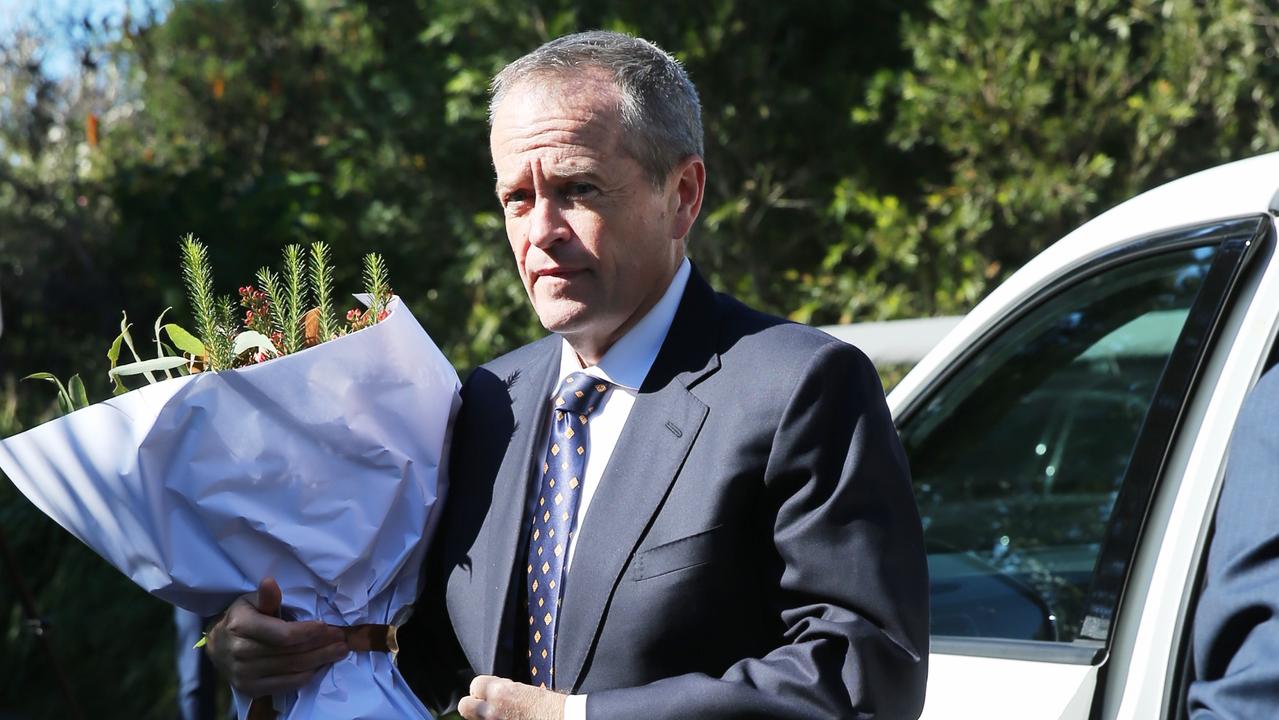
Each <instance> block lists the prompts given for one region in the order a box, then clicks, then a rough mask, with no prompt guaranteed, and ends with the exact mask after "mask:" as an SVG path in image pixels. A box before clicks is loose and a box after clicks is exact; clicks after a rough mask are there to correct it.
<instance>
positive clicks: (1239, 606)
mask: <svg viewBox="0 0 1279 720" xmlns="http://www.w3.org/2000/svg"><path fill="white" fill-rule="evenodd" d="M1192 633H1193V637H1194V640H1193V643H1194V645H1193V647H1194V670H1195V680H1194V682H1192V683H1191V686H1190V695H1189V698H1188V701H1189V702H1188V707H1189V709H1190V716H1191V718H1192V719H1193V720H1209V719H1211V718H1222V719H1224V718H1271V717H1279V372H1275V371H1272V372H1269V373H1266V375H1265V376H1264V377H1262V379H1261V381H1260V382H1259V383H1257V386H1256V387H1255V388H1253V390H1252V392H1251V393H1250V394H1249V395H1248V399H1247V401H1246V402H1245V403H1244V408H1243V412H1241V413H1240V415H1239V420H1238V422H1237V423H1236V424H1235V430H1234V435H1233V437H1232V438H1231V440H1230V455H1229V458H1228V460H1227V464H1226V477H1225V481H1224V484H1223V485H1222V488H1221V500H1220V502H1219V503H1218V505H1217V519H1216V530H1215V534H1214V536H1213V539H1212V545H1211V547H1210V549H1209V552H1208V571H1207V579H1206V582H1205V584H1204V588H1203V594H1202V595H1201V596H1200V598H1199V606H1198V609H1197V610H1196V611H1195V620H1194V626H1193V628H1192Z"/></svg>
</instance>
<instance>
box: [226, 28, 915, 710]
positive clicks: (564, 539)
mask: <svg viewBox="0 0 1279 720" xmlns="http://www.w3.org/2000/svg"><path fill="white" fill-rule="evenodd" d="M491 125H492V133H491V149H492V153H493V162H494V167H495V170H496V174H497V193H498V199H499V201H500V202H501V204H502V207H503V208H504V212H505V216H506V230H507V236H508V239H509V240H510V243H511V248H512V251H513V253H514V255H515V260H516V264H517V266H518V268H519V272H520V276H521V278H522V280H523V282H524V285H525V290H526V291H527V293H528V295H529V297H530V300H531V302H532V305H533V307H534V309H535V311H536V312H537V314H538V317H539V319H540V320H541V322H542V324H543V325H544V326H545V327H546V328H547V329H548V330H550V331H551V332H552V333H553V334H552V335H551V336H549V337H548V338H546V339H543V340H541V341H538V342H535V343H533V344H531V345H528V346H526V347H523V348H520V349H519V350H516V351H514V352H512V353H510V354H508V355H505V356H503V357H501V358H498V359H497V360H494V361H492V362H490V363H488V364H486V365H484V366H482V367H480V368H478V369H477V370H476V371H475V372H474V373H472V375H471V376H470V377H469V378H468V380H467V382H466V383H465V385H464V387H463V390H462V397H463V405H462V411H461V413H460V415H459V417H458V420H457V424H456V426H455V428H454V436H453V445H452V450H451V456H450V464H451V471H450V476H451V483H450V489H449V497H448V500H447V505H446V509H445V515H444V519H443V521H442V523H441V530H440V532H439V533H438V534H437V535H436V539H435V543H434V546H433V548H432V551H431V559H430V560H429V561H428V567H427V572H426V581H425V582H426V584H425V587H424V590H423V596H422V599H421V601H420V603H419V604H420V605H421V606H422V607H421V608H420V610H419V613H418V615H417V616H416V617H415V618H414V620H413V621H411V622H410V623H409V624H408V626H406V627H405V628H403V629H402V632H401V647H402V648H403V650H402V652H401V666H402V668H403V669H404V671H405V675H406V677H408V678H409V679H410V681H411V683H412V684H413V685H414V687H415V689H416V690H417V691H418V692H419V694H420V695H421V696H422V697H423V698H424V700H426V701H427V704H428V705H430V706H433V707H434V708H436V709H437V710H440V711H445V710H448V709H450V708H452V707H454V705H456V709H457V710H458V711H459V712H460V714H462V715H463V716H464V717H466V718H468V719H470V718H484V719H485V720H496V719H500V718H520V719H525V720H527V719H533V718H546V719H548V720H560V719H561V718H564V719H565V720H575V719H578V718H583V717H590V718H631V717H634V718H665V717H679V718H685V717H687V718H749V717H759V718H846V717H884V718H909V717H915V716H917V715H918V713H919V712H920V709H921V707H922V704H923V695H924V684H925V678H926V667H927V643H928V609H927V602H928V588H927V573H926V568H925V563H924V550H923V542H922V534H921V530H920V524H919V517H918V513H917V510H916V508H915V504H914V499H913V496H912V493H911V488H910V481H909V473H908V470H907V467H906V461H905V458H904V455H903V453H902V450H901V447H900V445H899V443H898V440H897V437H896V433H895V431H894V428H893V426H892V422H891V419H890V417H889V414H888V411H887V408H886V406H885V403H884V397H883V391H882V388H881V387H880V385H879V380H878V378H877V376H876V373H875V371H874V368H873V367H872V366H871V364H870V363H869V361H868V360H867V359H866V358H865V356H863V355H862V354H861V353H860V352H858V351H857V350H856V349H854V348H852V347H851V346H848V345H845V344H843V343H840V342H838V341H836V340H834V339H833V338H831V337H829V336H827V335H825V334H823V333H821V332H819V331H816V330H813V329H811V328H807V327H804V326H800V325H795V324H792V323H787V322H785V321H782V320H780V319H777V318H772V317H768V316H765V315H762V314H760V313H757V312H754V311H752V310H750V309H749V308H746V307H745V306H743V305H741V304H740V303H738V302H736V301H735V300H733V299H731V298H729V297H727V296H724V295H719V294H716V293H715V292H714V291H713V290H712V289H711V288H710V287H709V286H708V285H707V284H706V282H705V281H704V280H703V279H702V278H701V277H700V275H699V274H698V273H697V271H696V270H695V269H694V268H693V267H692V266H691V264H690V263H689V262H688V260H687V259H686V257H685V242H686V240H687V237H688V234H689V231H690V229H691V228H692V226H693V224H694V221H695V220H696V218H697V215H698V213H699V211H700V208H701V203H702V197H703V190H704V186H705V177H706V169H705V165H704V163H703V161H702V137H701V135H702V130H701V119H700V107H699V103H698V99H697V93H696V90H695V89H694V88H693V85H692V83H691V82H690V81H689V80H688V77H687V75H686V74H685V73H684V71H683V69H682V68H681V67H680V66H679V65H678V63H676V62H675V61H674V60H673V59H672V58H670V56H668V55H667V54H666V53H664V52H663V51H661V50H660V49H658V48H656V47H655V46H653V45H651V44H650V43H647V42H645V41H642V40H637V39H634V38H631V37H628V36H625V35H619V34H614V33H599V32H595V33H583V34H580V35H574V36H569V37H566V38H561V39H559V40H556V41H552V42H551V43H548V44H547V45H545V46H543V47H542V48H539V49H538V50H536V51H534V52H533V53H530V54H529V55H527V56H525V57H524V58H521V59H520V60H517V61H516V62H514V63H512V64H511V65H510V66H508V67H507V68H506V69H505V70H504V71H503V72H502V73H501V74H499V75H498V77H497V78H496V79H495V81H494V94H493V101H492V106H491ZM233 612H238V615H237V619H238V621H237V623H236V624H237V626H239V627H248V626H249V624H246V621H245V620H244V617H245V616H246V614H245V613H244V612H243V606H241V608H240V610H239V611H237V610H235V609H233ZM263 622H265V620H263ZM250 634H251V633H250ZM261 636H265V633H263V634H262V635H261ZM224 639H225V638H219V640H224ZM241 641H243V638H241ZM320 642H321V641H320V640H316V641H315V642H314V643H309V644H307V643H304V644H303V645H300V646H298V647H302V646H305V647H307V648H311V645H313V644H318V643H320ZM215 644H218V643H215ZM306 652H308V653H310V654H309V655H304V656H302V654H301V653H298V655H299V656H302V657H304V659H305V662H302V663H301V666H306V665H308V664H309V663H310V662H313V661H317V660H319V659H320V654H317V653H319V652H320V651H316V650H314V649H313V648H311V649H308V650H307V651H306ZM321 654H322V653H321ZM289 667H292V668H296V667H299V665H298V664H296V663H295V664H293V665H291V666H283V665H282V666H281V668H285V669H287V668H289ZM260 668H261V666H259V669H260ZM244 675H245V674H244V673H242V674H241V676H242V677H243V676H244ZM476 675H478V676H476Z"/></svg>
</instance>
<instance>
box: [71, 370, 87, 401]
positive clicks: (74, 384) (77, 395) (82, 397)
mask: <svg viewBox="0 0 1279 720" xmlns="http://www.w3.org/2000/svg"><path fill="white" fill-rule="evenodd" d="M67 394H68V395H69V396H70V398H71V405H72V406H73V407H75V409H76V410H79V409H81V408H87V407H89V394H88V393H86V392H85V391H84V381H83V380H81V379H80V374H79V373H76V374H75V375H72V376H71V379H70V380H68V381H67Z"/></svg>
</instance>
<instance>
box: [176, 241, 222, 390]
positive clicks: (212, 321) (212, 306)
mask: <svg viewBox="0 0 1279 720" xmlns="http://www.w3.org/2000/svg"><path fill="white" fill-rule="evenodd" d="M182 279H183V280H184V281H186V286H187V297H188V298H189V299H190V301H191V310H192V312H194V313H195V328H196V332H198V333H199V334H200V341H201V342H203V343H204V346H205V348H206V350H207V351H208V354H209V355H208V357H205V362H206V363H208V365H209V369H210V370H221V369H223V368H225V367H229V366H230V363H227V364H225V365H220V364H219V363H218V360H219V358H217V357H216V353H214V351H213V347H214V346H215V345H216V340H217V337H218V308H217V300H216V299H215V298H214V296H213V269H212V268H211V267H210V266H209V253H208V251H207V250H206V249H205V247H204V243H201V242H200V241H199V240H197V239H196V237H195V235H193V234H191V233H187V235H186V237H184V238H182Z"/></svg>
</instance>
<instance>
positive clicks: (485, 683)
mask: <svg viewBox="0 0 1279 720" xmlns="http://www.w3.org/2000/svg"><path fill="white" fill-rule="evenodd" d="M500 679H501V678H497V677H494V676H492V675H477V676H475V679H474V680H472V681H471V687H470V690H468V692H469V693H470V695H471V697H473V698H479V699H480V700H483V699H485V698H487V697H488V696H489V694H488V688H489V685H492V684H493V683H494V682H496V681H498V680H500Z"/></svg>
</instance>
